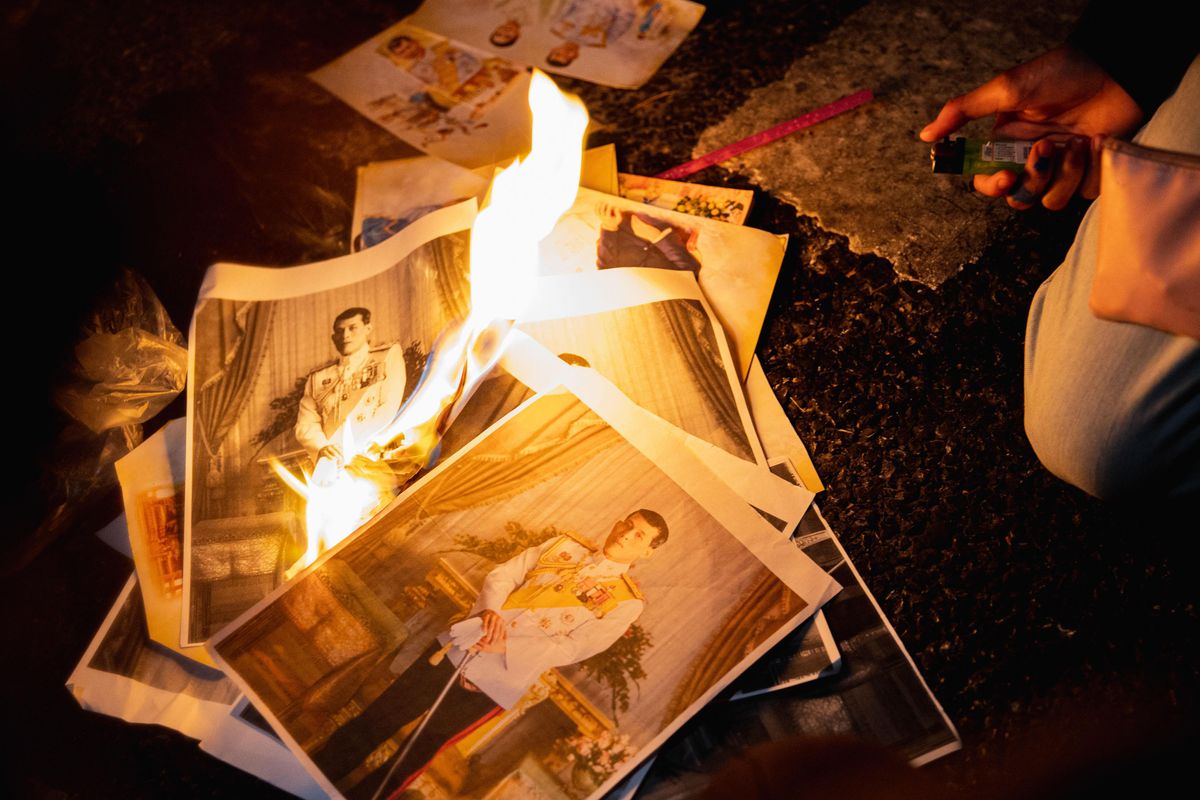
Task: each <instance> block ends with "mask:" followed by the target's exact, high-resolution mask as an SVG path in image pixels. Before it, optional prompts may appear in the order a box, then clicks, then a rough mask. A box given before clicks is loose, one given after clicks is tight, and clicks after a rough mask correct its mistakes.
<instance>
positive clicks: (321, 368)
mask: <svg viewBox="0 0 1200 800" xmlns="http://www.w3.org/2000/svg"><path fill="white" fill-rule="evenodd" d="M337 365H338V360H337V359H336V358H335V359H333V360H332V361H326V362H325V363H324V364H322V365H321V366H319V367H317V368H316V369H314V370H312V371H311V372H309V373H308V374H309V375H316V374H317V373H318V372H324V371H325V370H327V369H329V368H330V367H336V366H337Z"/></svg>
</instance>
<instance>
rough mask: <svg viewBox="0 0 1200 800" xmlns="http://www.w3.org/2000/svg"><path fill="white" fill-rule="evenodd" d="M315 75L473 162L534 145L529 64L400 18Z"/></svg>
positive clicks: (380, 117)
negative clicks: (527, 101) (528, 96)
mask: <svg viewBox="0 0 1200 800" xmlns="http://www.w3.org/2000/svg"><path fill="white" fill-rule="evenodd" d="M309 77H311V78H312V79H313V80H314V81H316V82H317V83H318V84H320V85H321V86H323V87H325V88H326V89H328V90H329V91H330V92H332V93H333V94H334V95H336V96H337V97H339V98H341V99H342V100H343V101H345V102H346V103H347V104H348V105H350V106H351V107H352V108H354V109H355V110H356V111H358V112H359V113H360V114H362V115H363V116H365V117H367V118H368V119H370V120H372V121H373V122H376V123H377V124H379V125H380V126H382V127H383V128H385V129H387V130H388V131H389V132H391V133H392V134H393V135H395V136H397V137H399V138H400V139H403V140H404V141H405V142H408V143H409V144H411V145H413V146H414V147H416V148H418V149H420V150H422V151H424V152H426V153H429V154H430V155H435V156H438V157H440V158H444V159H446V160H447V161H451V162H453V163H455V164H459V165H462V166H464V167H468V168H474V167H480V166H484V165H486V164H494V163H497V162H501V161H505V160H507V159H510V158H512V157H513V156H515V155H517V154H518V153H521V152H524V151H527V150H528V149H529V140H530V121H529V109H528V106H527V105H526V104H525V95H526V89H527V88H528V86H529V70H528V68H527V67H524V66H522V65H520V64H516V63H513V62H512V61H509V60H508V59H506V58H502V57H499V56H496V55H491V54H488V53H486V52H483V51H480V50H477V49H475V48H473V47H470V46H467V45H464V44H461V43H459V42H456V41H453V40H451V39H447V38H446V37H444V36H439V35H437V34H434V33H430V32H429V31H427V30H422V29H421V28H418V27H416V26H413V25H410V24H408V23H407V22H400V23H397V24H395V25H393V26H392V27H390V28H388V29H387V30H386V31H383V32H382V33H380V34H379V35H377V36H374V37H372V38H371V39H369V40H368V41H366V42H364V43H363V44H361V45H359V46H358V47H356V48H354V49H353V50H351V51H350V52H348V53H346V54H345V55H343V56H342V57H340V58H338V59H337V60H336V61H333V62H331V63H329V64H327V65H325V66H324V67H322V68H320V69H319V70H316V71H315V72H313V73H312V74H311V75H310V76H309Z"/></svg>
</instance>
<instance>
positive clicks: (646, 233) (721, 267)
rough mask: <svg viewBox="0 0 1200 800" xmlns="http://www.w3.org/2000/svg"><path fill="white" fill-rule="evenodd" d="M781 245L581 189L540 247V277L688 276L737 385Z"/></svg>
mask: <svg viewBox="0 0 1200 800" xmlns="http://www.w3.org/2000/svg"><path fill="white" fill-rule="evenodd" d="M786 242H787V240H786V238H782V239H781V238H780V237H776V236H774V235H772V234H769V233H766V232H764V231H760V230H757V229H754V228H746V227H743V226H740V225H733V224H730V223H727V222H720V221H717V220H713V219H705V218H702V217H698V216H693V215H690V214H684V213H680V212H677V211H670V210H668V209H659V208H653V207H651V206H647V205H646V204H644V203H639V202H637V201H635V200H629V199H626V198H623V197H613V196H612V195H606V194H601V193H600V192H594V191H591V190H589V189H580V190H579V194H578V195H577V196H576V198H575V203H574V205H573V206H572V207H571V209H570V210H569V211H568V212H567V213H566V214H564V215H563V216H562V218H561V219H559V221H558V224H557V225H555V226H554V230H553V231H551V232H550V235H549V236H547V237H546V239H545V240H543V241H542V244H541V250H540V263H541V269H542V274H543V275H562V274H571V273H577V272H590V271H596V270H620V269H625V268H630V267H639V268H653V269H659V270H663V271H673V272H686V273H689V274H691V275H694V276H695V277H696V280H697V281H699V284H700V288H701V290H702V291H703V295H704V297H705V298H707V300H708V302H710V303H711V304H712V309H713V312H714V313H715V314H716V317H717V320H718V321H719V322H720V324H721V327H722V328H723V329H724V331H725V333H726V334H728V336H729V338H730V340H731V344H732V346H733V355H734V359H735V363H736V369H737V374H738V375H739V377H744V376H745V374H746V371H747V370H748V369H749V366H750V361H751V360H752V358H753V356H754V347H755V345H756V344H757V342H758V334H759V332H760V330H761V329H762V324H763V320H764V319H765V318H766V314H767V305H768V304H769V303H770V300H771V293H772V292H773V291H774V289H775V279H776V277H778V275H779V269H780V267H781V266H782V264H783V254H784V250H785V249H786Z"/></svg>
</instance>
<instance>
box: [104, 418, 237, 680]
mask: <svg viewBox="0 0 1200 800" xmlns="http://www.w3.org/2000/svg"><path fill="white" fill-rule="evenodd" d="M186 440H187V421H186V420H183V419H174V420H171V421H170V422H168V423H167V424H166V425H164V426H163V427H162V428H160V429H159V430H158V432H157V433H155V434H154V435H153V436H151V437H150V438H149V439H147V440H146V441H144V442H142V443H141V444H140V445H139V446H138V447H137V448H135V449H134V450H133V452H131V453H130V454H129V455H127V456H125V457H124V458H122V459H121V460H120V461H118V462H117V464H116V468H117V480H119V481H120V483H121V497H122V500H123V501H124V503H125V514H126V517H127V519H128V520H129V543H130V546H131V548H132V550H133V565H134V569H135V570H136V571H137V575H138V585H139V587H140V589H141V596H142V604H143V605H144V606H145V609H146V624H147V626H148V628H149V631H150V638H151V639H153V640H154V641H156V642H158V643H159V644H161V645H162V646H164V647H166V648H168V649H170V650H174V651H175V652H176V653H179V654H180V655H182V656H186V657H188V658H191V659H194V660H196V661H199V662H200V663H202V664H207V665H208V666H210V667H212V666H215V665H214V664H213V663H212V659H210V658H209V657H208V653H207V652H205V650H204V648H203V647H195V646H193V647H184V646H182V645H181V644H180V643H179V623H180V619H181V617H182V615H183V485H184V477H185V473H186V471H187V452H186Z"/></svg>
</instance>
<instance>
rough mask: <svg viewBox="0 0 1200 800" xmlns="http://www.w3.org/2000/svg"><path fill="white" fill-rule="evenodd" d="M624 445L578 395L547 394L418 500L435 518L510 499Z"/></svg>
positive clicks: (456, 464)
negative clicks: (619, 444) (609, 448)
mask: <svg viewBox="0 0 1200 800" xmlns="http://www.w3.org/2000/svg"><path fill="white" fill-rule="evenodd" d="M620 441H622V440H621V437H620V434H618V433H617V432H616V431H615V430H613V429H612V428H610V427H609V426H608V424H607V423H605V422H604V420H602V419H600V417H598V416H596V414H595V412H593V411H592V410H591V409H590V408H588V407H587V406H586V405H584V404H583V403H581V402H580V401H579V400H578V399H577V398H575V397H574V396H573V395H569V394H554V395H548V396H546V397H542V398H540V399H539V400H537V401H535V402H534V403H533V405H531V406H530V407H529V408H526V409H525V410H524V411H523V412H521V414H520V415H519V417H517V418H516V419H514V420H513V421H511V422H510V423H509V424H507V425H505V426H504V427H503V428H501V429H500V430H498V431H496V432H495V433H493V434H492V435H491V436H489V437H488V438H487V439H485V440H484V441H483V442H481V443H480V444H479V445H477V446H476V447H475V448H474V449H473V450H471V452H470V453H468V454H467V455H466V456H464V457H463V458H460V459H459V460H458V461H456V462H455V463H454V464H453V465H451V467H450V468H449V469H447V470H446V471H445V472H443V473H442V477H441V479H439V480H438V481H436V482H435V483H432V484H430V485H429V486H428V487H427V489H426V491H424V492H421V493H420V495H421V499H420V500H419V501H418V502H419V503H420V505H421V508H422V510H423V511H424V512H425V513H427V514H429V515H434V514H445V513H447V512H450V511H461V510H464V509H468V508H475V507H476V506H484V505H488V504H490V503H495V502H498V501H500V500H506V499H508V498H510V497H514V496H516V495H518V494H521V493H522V492H525V491H527V490H529V489H530V488H532V487H534V486H536V485H537V484H539V483H542V482H543V481H546V480H549V479H550V478H552V477H554V476H555V475H560V474H562V473H564V472H567V471H568V470H571V469H574V468H575V467H576V466H578V465H580V464H582V463H584V462H585V461H587V460H588V459H590V458H592V456H594V455H596V454H597V453H599V452H600V451H601V450H604V449H605V448H607V447H611V446H612V445H614V444H617V443H618V442H620Z"/></svg>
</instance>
